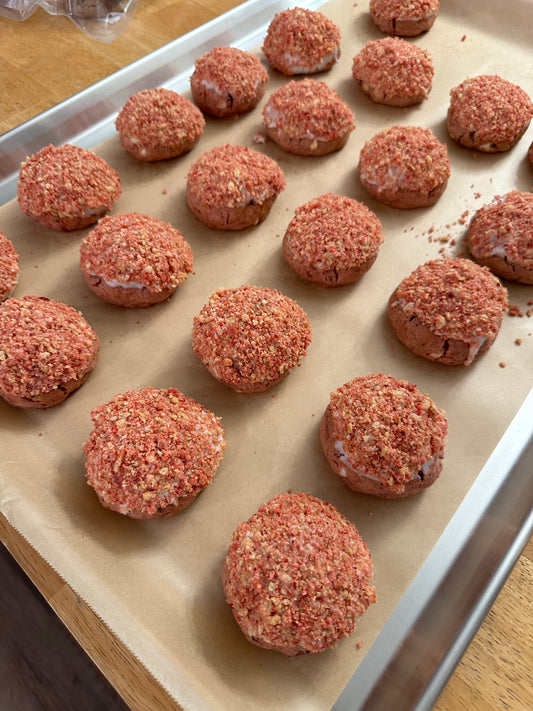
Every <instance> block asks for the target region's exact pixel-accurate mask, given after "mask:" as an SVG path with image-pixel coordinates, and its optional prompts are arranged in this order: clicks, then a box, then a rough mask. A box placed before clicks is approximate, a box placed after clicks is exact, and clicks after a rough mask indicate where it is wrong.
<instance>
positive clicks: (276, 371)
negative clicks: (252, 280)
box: [192, 285, 311, 393]
mask: <svg viewBox="0 0 533 711" xmlns="http://www.w3.org/2000/svg"><path fill="white" fill-rule="evenodd" d="M310 342H311V325H310V323H309V319H308V317H307V314H306V313H305V312H304V310H303V309H302V308H301V307H300V306H298V304H297V303H296V302H295V301H293V300H292V299H290V298H289V297H288V296H285V295H284V294H282V293H280V292H279V291H276V290H274V289H268V288H266V287H260V286H247V285H245V286H241V287H238V288H235V289H218V290H217V291H215V292H214V293H213V294H212V295H211V297H210V298H209V301H208V302H207V304H205V306H204V307H203V308H202V309H201V311H200V313H199V314H198V316H195V318H194V325H193V335H192V347H193V351H194V353H196V355H197V356H198V358H199V359H200V360H201V361H202V363H203V364H204V365H205V367H206V368H207V370H208V371H209V372H210V373H211V375H213V377H215V378H216V379H217V380H219V381H220V382H221V383H223V384H224V385H227V386H228V387H230V388H232V389H233V390H236V391H237V392H248V393H249V392H261V391H263V390H266V389H267V388H270V387H271V386H272V385H275V384H276V383H279V382H280V381H281V380H283V378H285V377H286V376H287V375H288V373H289V372H290V371H291V370H292V369H293V368H294V367H295V366H296V365H297V364H298V362H299V361H300V359H301V358H302V357H303V356H304V355H305V353H306V350H307V346H308V345H309V343H310Z"/></svg>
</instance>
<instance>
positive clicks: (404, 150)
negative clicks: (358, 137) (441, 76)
mask: <svg viewBox="0 0 533 711" xmlns="http://www.w3.org/2000/svg"><path fill="white" fill-rule="evenodd" d="M359 176H360V179H361V183H362V184H363V186H364V187H365V188H366V190H367V191H368V193H369V194H370V195H371V196H372V197H373V198H375V199H376V200H379V202H382V203H384V204H385V205H389V206H390V207H396V208H399V209H402V210H406V209H411V208H415V207H428V206H429V205H433V204H434V203H435V202H437V200H438V199H439V198H440V197H441V195H442V194H443V193H444V191H445V189H446V186H447V184H448V178H449V176H450V162H449V160H448V150H447V148H446V145H445V144H444V143H441V142H440V141H439V140H437V138H436V136H435V135H434V134H433V133H432V132H431V131H430V129H429V128H421V127H419V126H392V127H391V128H387V129H385V130H384V131H380V132H379V133H377V134H376V135H375V136H373V137H372V138H371V139H370V140H369V141H367V142H366V143H365V145H364V146H363V148H362V149H361V153H360V156H359Z"/></svg>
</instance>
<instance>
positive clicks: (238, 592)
mask: <svg viewBox="0 0 533 711" xmlns="http://www.w3.org/2000/svg"><path fill="white" fill-rule="evenodd" d="M372 573H373V571H372V558H371V556H370V553H369V552H368V548H367V546H366V545H365V543H364V541H363V539H362V538H361V536H360V535H359V533H358V531H357V529H356V527H355V526H354V525H353V523H351V521H348V519H346V518H345V517H344V516H343V515H342V514H341V513H340V512H339V511H338V510H337V509H336V508H335V507H334V506H333V505H332V504H329V503H327V502H325V501H322V500H320V499H317V498H315V497H314V496H311V495H309V494H301V493H288V494H279V495H278V496H275V497H274V498H273V499H271V500H270V501H268V502H267V503H265V504H263V505H262V506H261V507H260V508H259V510H258V511H257V513H255V514H254V515H253V516H252V517H251V518H250V519H248V521H244V522H242V523H240V524H239V526H238V527H237V529H236V530H235V531H234V533H233V537H232V541H231V544H230V547H229V550H228V553H227V556H226V559H225V562H224V566H223V571H222V581H223V587H224V594H225V596H226V600H227V602H228V604H229V606H230V607H231V611H232V613H233V616H234V618H235V620H236V621H237V623H238V625H239V626H240V628H241V630H242V632H243V634H244V636H245V637H246V639H248V641H249V642H251V643H252V644H255V645H257V646H258V647H261V648H263V649H271V650H274V651H277V652H281V653H283V654H286V655H288V656H296V655H299V654H317V653H319V652H323V651H324V650H326V649H329V648H332V647H335V646H336V645H337V643H338V642H339V641H340V640H341V639H343V638H346V637H348V636H349V635H351V634H352V632H353V631H354V629H355V627H356V625H357V622H358V620H359V619H360V617H361V616H362V615H363V614H364V613H365V612H366V610H367V609H368V607H369V606H370V605H371V604H372V603H374V602H376V591H375V588H374V586H373V585H372V584H371V580H372Z"/></svg>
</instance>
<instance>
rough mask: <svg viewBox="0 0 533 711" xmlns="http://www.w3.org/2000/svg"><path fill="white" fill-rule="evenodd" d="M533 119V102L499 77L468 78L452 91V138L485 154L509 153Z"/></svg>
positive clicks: (450, 122)
mask: <svg viewBox="0 0 533 711" xmlns="http://www.w3.org/2000/svg"><path fill="white" fill-rule="evenodd" d="M532 118H533V102H532V101H531V99H530V98H529V96H528V95H527V94H526V92H525V91H524V90H523V89H521V88H520V87H519V86H517V85H516V84H512V83H511V82H510V81H507V80H506V79H502V78H501V77H500V76H498V75H496V74H483V75H481V76H476V77H472V78H469V79H465V81H464V82H462V83H461V84H459V86H456V87H455V88H453V89H452V90H451V91H450V105H449V108H448V114H447V118H446V126H447V129H448V133H449V134H450V136H451V137H452V138H453V139H454V140H456V141H457V142H458V143H460V144H461V145H462V146H466V147H467V148H474V149H476V150H478V151H482V152H484V153H497V152H501V151H507V150H509V149H510V148H511V147H512V146H514V144H515V143H516V142H517V141H518V140H519V139H520V138H521V137H522V135H523V134H524V133H525V131H526V129H527V127H528V126H529V122H530V121H531V119H532Z"/></svg>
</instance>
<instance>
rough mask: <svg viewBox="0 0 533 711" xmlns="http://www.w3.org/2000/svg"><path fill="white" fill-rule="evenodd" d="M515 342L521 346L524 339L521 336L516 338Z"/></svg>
mask: <svg viewBox="0 0 533 711" xmlns="http://www.w3.org/2000/svg"><path fill="white" fill-rule="evenodd" d="M514 342H515V343H516V345H517V346H521V345H522V339H521V338H515V341H514Z"/></svg>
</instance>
